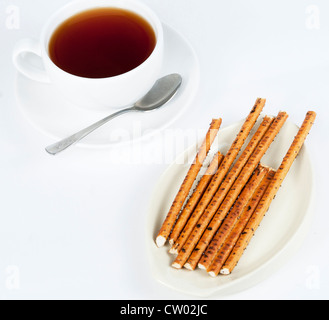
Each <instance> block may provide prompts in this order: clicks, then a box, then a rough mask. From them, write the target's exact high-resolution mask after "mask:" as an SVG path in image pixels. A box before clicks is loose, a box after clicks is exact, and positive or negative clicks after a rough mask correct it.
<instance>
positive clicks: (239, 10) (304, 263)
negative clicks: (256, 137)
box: [0, 0, 329, 299]
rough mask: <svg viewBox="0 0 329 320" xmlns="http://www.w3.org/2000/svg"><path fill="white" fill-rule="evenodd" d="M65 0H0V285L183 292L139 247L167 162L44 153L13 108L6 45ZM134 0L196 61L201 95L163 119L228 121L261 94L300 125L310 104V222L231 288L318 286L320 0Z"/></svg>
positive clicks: (262, 291) (47, 290)
mask: <svg viewBox="0 0 329 320" xmlns="http://www.w3.org/2000/svg"><path fill="white" fill-rule="evenodd" d="M67 2H68V1H67V0H57V1H44V0H43V1H41V0H29V1H23V0H0V40H1V41H0V46H1V47H0V298H2V299H21V298H23V299H24V298H28V299H37V298H63V299H66V298H87V299H88V298H92V299H93V298H101V299H190V298H192V299H193V297H191V296H185V295H182V294H180V293H177V292H174V291H172V290H170V289H167V288H166V287H164V286H163V285H161V284H159V283H157V282H156V281H155V280H154V279H153V278H152V277H151V275H150V271H149V269H148V261H147V258H146V253H145V248H144V242H143V241H144V234H145V229H144V228H145V219H146V211H147V206H148V203H149V200H150V197H151V193H152V190H153V188H154V186H155V184H156V182H157V181H158V179H159V177H160V175H161V174H162V173H163V172H164V170H165V169H166V167H167V165H168V164H167V163H162V164H152V162H151V163H139V164H136V163H129V161H126V162H125V163H121V164H118V163H111V162H109V161H108V159H109V158H110V157H109V155H110V154H111V153H115V152H123V151H122V150H120V148H118V149H114V148H112V149H108V150H89V149H81V148H78V147H74V148H72V149H71V150H69V151H68V152H66V153H63V154H61V155H60V156H58V157H50V156H49V155H48V154H46V152H45V151H44V147H45V146H46V145H48V144H49V143H50V142H52V141H49V138H48V137H46V136H44V135H42V134H41V133H40V132H39V131H37V130H36V129H35V128H34V127H33V126H31V124H30V123H28V122H27V121H26V119H25V118H24V116H23V115H22V114H21V112H20V110H19V108H18V107H17V102H16V97H15V77H16V71H15V69H14V67H13V65H12V62H11V55H12V49H13V46H14V44H15V43H16V41H17V40H18V39H20V38H23V37H35V38H37V37H38V36H39V34H40V30H41V28H42V25H43V24H44V23H45V21H46V20H47V18H48V17H49V16H50V15H51V14H52V13H53V12H54V11H55V10H56V9H58V8H60V7H61V6H62V5H63V4H65V3H67ZM143 2H145V3H146V4H148V5H149V6H150V7H151V8H153V9H154V11H155V12H156V13H157V14H158V15H159V16H160V18H161V19H162V21H163V22H165V23H167V24H169V25H170V26H171V27H173V28H175V29H176V30H178V31H179V32H181V33H182V34H183V35H185V37H186V38H187V39H188V40H189V41H190V42H191V44H192V45H193V47H194V49H195V50H196V52H197V55H198V57H199V60H200V67H201V86H200V90H199V92H198V95H197V98H196V99H195V101H194V102H193V104H192V105H191V106H190V108H189V110H188V111H187V112H186V113H185V114H184V115H183V116H182V117H181V118H180V119H178V120H177V121H176V122H175V123H174V124H173V125H172V126H171V128H173V129H175V128H182V129H190V128H193V129H194V128H195V129H200V128H201V129H202V128H207V127H208V124H209V121H210V119H211V118H212V117H222V118H223V120H224V123H223V125H224V126H226V125H229V124H230V123H232V122H235V121H238V120H241V119H242V118H243V117H244V116H245V115H246V114H247V112H248V111H249V109H250V106H251V105H252V104H253V103H254V101H255V99H256V98H257V97H264V98H267V101H268V102H267V107H266V113H267V114H277V112H278V111H280V110H285V111H287V112H288V113H289V115H290V120H291V121H293V122H295V123H297V124H301V122H302V120H303V119H304V116H305V114H306V112H307V111H308V110H311V109H312V110H314V111H317V113H318V118H317V121H316V125H315V127H314V128H313V130H312V132H311V135H310V136H309V139H308V142H307V146H308V148H309V150H310V151H311V156H312V162H313V164H314V169H315V170H314V172H315V184H316V207H315V211H314V219H313V223H312V225H311V226H310V228H311V229H310V232H309V235H308V237H307V238H306V239H305V242H304V244H303V246H302V248H301V249H300V250H299V251H298V252H297V253H296V254H295V255H294V256H293V257H291V259H290V261H289V262H288V263H287V264H286V265H285V266H283V267H282V268H281V269H280V270H279V271H278V272H276V273H274V274H273V275H272V276H271V277H270V278H268V279H267V280H265V281H263V282H262V283H260V284H258V285H257V286H255V287H253V288H251V289H249V290H247V291H244V292H241V293H238V294H236V295H233V296H229V297H227V298H230V299H327V298H328V297H329V290H328V289H329V275H328V271H329V268H328V264H329V258H328V253H327V251H328V247H329V236H328V225H329V217H328V207H327V205H326V204H327V203H326V200H327V198H328V186H327V184H326V180H327V179H329V175H328V164H327V159H326V157H327V156H328V155H329V154H328V136H329V130H328V124H327V123H326V121H328V118H329V108H328V106H329V105H328V102H329V95H328V89H329V3H328V1H326V0H288V1H287V0H285V1H283V0H276V1H269V0H266V1H264V0H232V1H222V0H220V1H219V0H203V1H201V0H144V1H143ZM10 6H15V7H16V8H18V9H19V17H20V19H19V26H18V28H16V26H14V28H12V27H13V25H11V24H10V23H9V22H8V12H9V11H8V8H10ZM314 13H318V15H317V16H316V17H315V18H316V19H315V20H314ZM318 23H319V24H318ZM157 143H158V141H157V139H155V138H154V139H149V140H147V141H144V142H143V147H144V148H151V149H152V147H154V146H155V145H157ZM182 151H183V150H177V152H179V153H180V152H182ZM213 298H215V299H216V298H217V297H216V296H215V297H213Z"/></svg>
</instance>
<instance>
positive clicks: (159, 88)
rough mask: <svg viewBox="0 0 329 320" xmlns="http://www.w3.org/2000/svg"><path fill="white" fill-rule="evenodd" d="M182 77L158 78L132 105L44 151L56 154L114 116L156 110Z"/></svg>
mask: <svg viewBox="0 0 329 320" xmlns="http://www.w3.org/2000/svg"><path fill="white" fill-rule="evenodd" d="M182 81H183V80H182V77H181V76H180V75H179V74H176V73H174V74H170V75H167V76H165V77H163V78H161V79H159V80H158V81H157V82H156V83H155V84H154V86H153V87H152V89H151V90H150V91H149V92H148V93H147V94H146V95H145V96H144V97H143V98H141V99H140V100H138V101H137V102H136V103H135V104H134V105H133V106H132V107H130V108H127V109H123V110H120V111H118V112H116V113H114V114H111V115H110V116H108V117H106V118H104V119H102V120H100V121H98V122H96V123H94V124H93V125H91V126H89V127H87V128H86V129H83V130H81V131H79V132H77V133H75V134H73V135H72V136H70V137H68V138H66V139H64V140H61V141H59V142H57V143H55V144H53V145H50V146H48V147H47V148H46V151H47V152H48V153H49V154H51V155H56V154H58V153H60V152H62V151H64V150H66V149H67V148H69V147H70V146H72V145H74V144H75V143H77V142H78V141H80V140H82V139H83V138H85V137H86V136H88V135H89V134H91V133H92V132H93V131H95V130H96V129H98V128H100V127H101V126H103V125H104V124H106V123H108V122H109V121H111V120H112V119H114V118H117V117H118V116H121V115H123V114H125V113H128V112H150V111H153V110H156V109H158V108H160V107H162V106H163V105H165V104H166V103H167V102H168V101H170V100H171V99H172V98H173V96H174V95H175V94H176V92H177V91H178V89H179V88H180V86H181V84H182Z"/></svg>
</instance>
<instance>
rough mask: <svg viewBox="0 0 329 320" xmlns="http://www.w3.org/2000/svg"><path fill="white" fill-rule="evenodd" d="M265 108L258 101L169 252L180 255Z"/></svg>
mask: <svg viewBox="0 0 329 320" xmlns="http://www.w3.org/2000/svg"><path fill="white" fill-rule="evenodd" d="M264 106H265V100H264V99H258V100H257V101H256V104H255V106H254V107H253V109H252V110H251V112H250V114H249V116H248V117H247V119H246V121H245V122H244V124H243V126H242V128H241V130H240V131H239V134H238V135H237V138H236V139H235V140H234V142H233V144H232V146H231V148H230V150H229V151H228V153H227V154H226V156H225V158H224V160H223V162H222V163H221V166H220V168H219V170H218V172H217V173H216V175H215V176H214V177H213V179H212V181H211V184H210V186H209V187H208V189H207V190H206V192H205V194H204V196H203V197H202V198H201V200H200V202H199V204H198V205H197V207H196V208H195V210H194V211H193V213H192V215H191V217H190V219H189V220H188V222H187V224H186V226H185V228H184V229H183V231H182V233H181V234H180V236H179V238H178V239H177V241H176V242H175V243H174V245H173V247H172V248H171V250H170V251H169V252H170V253H172V254H178V252H179V250H180V249H181V248H182V247H183V245H184V243H185V241H186V239H187V238H188V236H189V235H190V233H191V232H192V230H193V228H194V227H195V225H196V224H197V222H198V220H199V218H200V216H201V215H202V214H203V212H204V210H205V209H206V208H207V205H208V204H209V203H210V202H211V200H212V198H213V196H214V194H215V193H216V192H217V190H218V188H219V186H220V184H221V183H222V182H223V180H224V178H225V176H226V175H227V173H228V172H229V169H230V168H231V166H232V164H233V162H234V161H235V159H236V157H237V155H238V153H239V152H240V150H241V148H242V147H243V145H244V143H245V141H246V139H247V138H248V136H249V134H250V131H251V130H252V128H253V127H254V126H255V123H256V121H257V119H258V117H259V114H260V113H261V111H262V110H263V108H264Z"/></svg>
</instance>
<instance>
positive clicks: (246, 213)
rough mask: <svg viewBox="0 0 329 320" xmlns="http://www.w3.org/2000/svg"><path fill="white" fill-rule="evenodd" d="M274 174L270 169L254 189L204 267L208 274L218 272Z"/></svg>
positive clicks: (214, 275)
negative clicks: (219, 246) (215, 252)
mask: <svg viewBox="0 0 329 320" xmlns="http://www.w3.org/2000/svg"><path fill="white" fill-rule="evenodd" d="M274 175H275V171H274V170H270V171H269V172H268V173H267V175H266V177H265V178H264V179H263V180H262V182H261V183H260V185H259V186H258V188H257V189H256V191H255V193H254V195H253V197H252V198H251V199H250V200H249V202H248V204H247V206H246V207H245V208H244V210H243V213H242V214H241V217H240V219H239V221H238V222H237V224H236V225H235V227H234V228H233V230H232V231H231V233H230V235H229V236H228V238H227V239H226V241H225V243H224V244H223V246H222V248H221V249H220V251H219V252H218V254H217V256H216V258H215V259H214V260H213V262H212V264H211V265H210V266H209V267H207V268H206V269H207V272H208V273H209V275H210V276H212V277H216V276H217V275H218V274H219V272H220V270H221V268H222V266H223V264H224V263H225V261H226V259H227V258H228V257H229V255H230V254H231V252H232V250H233V248H234V246H235V244H236V242H237V241H238V239H239V237H240V235H241V234H242V232H243V230H244V228H245V227H246V225H247V223H248V221H249V220H250V218H251V216H252V214H253V212H254V211H255V209H256V207H257V205H258V204H259V202H260V200H261V199H262V197H263V195H264V193H265V191H266V189H267V187H268V186H269V184H270V182H271V180H272V179H273V177H274Z"/></svg>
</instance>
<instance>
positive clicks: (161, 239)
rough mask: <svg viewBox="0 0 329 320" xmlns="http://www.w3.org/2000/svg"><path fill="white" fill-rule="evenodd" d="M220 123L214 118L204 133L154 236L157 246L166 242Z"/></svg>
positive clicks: (220, 120)
mask: <svg viewBox="0 0 329 320" xmlns="http://www.w3.org/2000/svg"><path fill="white" fill-rule="evenodd" d="M221 124H222V119H214V120H213V121H212V123H211V125H210V128H209V130H208V133H207V135H206V138H205V140H204V142H203V144H202V146H201V147H200V149H199V152H198V154H197V156H196V158H195V160H194V162H193V164H192V165H191V167H190V169H189V171H188V173H187V175H186V177H185V180H184V182H183V184H182V185H181V187H180V189H179V191H178V194H177V196H176V198H175V200H174V202H173V204H172V206H171V208H170V210H169V213H168V214H167V217H166V219H165V221H164V223H163V225H162V227H161V229H160V231H159V234H158V236H157V238H156V244H157V246H158V247H162V246H164V244H165V243H166V241H167V239H168V237H169V235H170V232H171V230H172V228H173V226H174V224H175V222H176V219H177V216H178V215H179V213H180V211H181V209H182V206H183V205H184V202H185V200H186V198H187V196H188V195H189V193H190V190H191V188H192V186H193V183H194V181H195V179H196V177H197V175H198V173H199V171H200V170H201V167H202V164H203V162H204V161H205V159H206V157H207V154H208V152H209V150H210V147H211V145H212V143H213V142H214V140H215V138H216V136H217V134H218V131H219V128H220V126H221Z"/></svg>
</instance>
